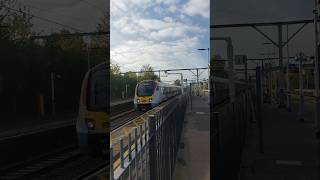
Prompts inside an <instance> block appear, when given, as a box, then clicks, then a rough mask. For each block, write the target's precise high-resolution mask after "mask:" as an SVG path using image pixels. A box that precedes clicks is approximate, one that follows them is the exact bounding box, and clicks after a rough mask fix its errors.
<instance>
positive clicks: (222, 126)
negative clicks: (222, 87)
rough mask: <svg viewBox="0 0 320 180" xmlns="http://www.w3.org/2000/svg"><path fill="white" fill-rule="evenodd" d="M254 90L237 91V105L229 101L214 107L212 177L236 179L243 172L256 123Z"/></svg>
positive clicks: (250, 88)
mask: <svg viewBox="0 0 320 180" xmlns="http://www.w3.org/2000/svg"><path fill="white" fill-rule="evenodd" d="M252 90H253V89H252V86H251V85H250V86H249V85H248V87H247V88H245V89H239V90H236V95H235V98H234V101H233V102H232V101H231V100H230V99H229V98H227V99H226V101H225V102H224V103H221V104H218V105H216V106H215V107H214V112H213V114H211V116H212V118H213V119H212V120H213V122H212V123H211V128H210V129H211V141H212V144H213V146H212V151H213V152H212V156H213V175H212V176H213V177H214V178H216V179H236V178H237V176H238V173H239V170H240V165H241V156H242V150H243V148H244V145H245V142H246V140H247V135H248V130H249V128H250V122H253V121H254V120H255V103H254V96H253V91H252Z"/></svg>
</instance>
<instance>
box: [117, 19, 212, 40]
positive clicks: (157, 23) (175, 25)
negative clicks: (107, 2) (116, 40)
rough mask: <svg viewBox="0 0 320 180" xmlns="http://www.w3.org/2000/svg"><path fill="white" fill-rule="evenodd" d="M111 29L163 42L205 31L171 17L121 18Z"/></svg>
mask: <svg viewBox="0 0 320 180" xmlns="http://www.w3.org/2000/svg"><path fill="white" fill-rule="evenodd" d="M112 24H113V27H114V28H115V29H116V30H117V31H120V32H122V33H125V34H129V35H133V34H135V35H140V36H143V37H145V38H148V39H153V40H163V39H167V38H181V37H186V36H187V34H188V33H199V34H201V33H204V32H206V30H205V29H203V28H201V27H199V26H196V25H188V24H184V23H182V22H179V21H174V20H173V19H172V18H171V17H165V18H163V19H162V20H160V19H141V18H140V19H139V18H137V17H135V16H131V17H129V16H127V17H121V18H119V19H118V20H117V21H114V22H112Z"/></svg>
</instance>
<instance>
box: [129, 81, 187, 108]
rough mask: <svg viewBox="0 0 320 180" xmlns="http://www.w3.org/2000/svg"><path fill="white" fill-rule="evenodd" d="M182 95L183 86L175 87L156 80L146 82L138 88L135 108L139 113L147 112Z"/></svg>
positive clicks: (139, 84)
mask: <svg viewBox="0 0 320 180" xmlns="http://www.w3.org/2000/svg"><path fill="white" fill-rule="evenodd" d="M181 93H182V88H181V86H174V85H170V84H165V83H161V82H158V81H154V80H144V81H141V82H140V83H138V84H137V86H136V89H135V97H134V100H133V101H134V108H135V110H137V111H147V110H149V109H152V108H154V107H156V106H158V105H159V104H161V103H162V102H164V101H166V100H168V99H170V98H172V97H174V96H177V95H179V94H181Z"/></svg>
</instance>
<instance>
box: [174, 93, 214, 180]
mask: <svg viewBox="0 0 320 180" xmlns="http://www.w3.org/2000/svg"><path fill="white" fill-rule="evenodd" d="M207 99H208V98H207V97H206V96H203V97H198V96H193V98H192V110H191V108H190V103H189V105H188V107H187V112H186V117H185V125H184V130H183V134H182V137H181V138H182V139H181V144H180V149H179V155H178V160H177V163H176V167H175V172H174V178H173V179H175V180H209V179H210V110H209V104H208V103H207Z"/></svg>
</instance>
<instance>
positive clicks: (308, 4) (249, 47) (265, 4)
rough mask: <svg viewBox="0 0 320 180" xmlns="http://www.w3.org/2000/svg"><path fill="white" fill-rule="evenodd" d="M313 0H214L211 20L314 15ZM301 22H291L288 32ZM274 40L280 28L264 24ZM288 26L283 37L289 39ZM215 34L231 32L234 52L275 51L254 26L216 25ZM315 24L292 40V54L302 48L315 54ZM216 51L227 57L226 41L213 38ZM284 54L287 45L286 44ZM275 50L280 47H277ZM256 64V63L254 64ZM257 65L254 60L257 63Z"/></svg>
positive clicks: (253, 54)
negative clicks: (229, 27) (226, 26)
mask: <svg viewBox="0 0 320 180" xmlns="http://www.w3.org/2000/svg"><path fill="white" fill-rule="evenodd" d="M313 3H314V1H302V0H281V1H279V0H268V1H266V0H242V1H238V0H223V1H220V0H215V1H212V2H211V8H210V9H211V24H232V23H256V22H276V21H291V20H305V19H313V13H312V10H313ZM300 26H301V25H290V26H289V36H290V35H291V34H293V33H294V32H295V31H296V30H297V29H298V28H299V27H300ZM261 30H263V31H264V32H265V33H266V34H268V35H269V36H270V37H271V38H272V39H273V40H275V41H277V34H276V33H277V28H276V27H269V28H268V27H265V28H262V27H261ZM286 31H287V30H286V26H284V27H283V38H284V41H286V34H287V32H286ZM211 35H212V36H215V37H218V36H229V37H231V38H232V41H233V46H234V54H245V55H247V56H248V58H262V57H266V56H263V55H261V53H271V52H273V47H272V46H270V45H263V43H265V42H268V40H267V39H266V38H264V37H263V36H262V35H260V34H259V33H258V32H256V31H255V30H253V29H252V28H250V27H248V28H232V29H215V30H213V31H212V32H211ZM313 38H314V36H313V24H309V25H307V26H306V28H304V29H303V30H302V31H301V32H300V33H299V34H298V35H297V36H296V37H295V38H294V39H293V40H292V41H290V43H289V55H290V56H295V55H296V54H297V53H299V52H303V53H305V54H306V55H308V56H313V53H314V47H313V46H314V45H313V41H314V40H313ZM212 50H213V54H220V55H222V56H223V57H226V54H227V53H226V45H225V43H224V42H212ZM283 53H284V56H287V49H286V48H284V51H283ZM276 54H278V51H277V50H276ZM251 65H253V64H251ZM254 66H255V63H254Z"/></svg>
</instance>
